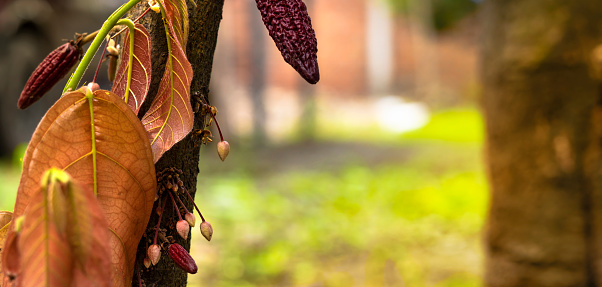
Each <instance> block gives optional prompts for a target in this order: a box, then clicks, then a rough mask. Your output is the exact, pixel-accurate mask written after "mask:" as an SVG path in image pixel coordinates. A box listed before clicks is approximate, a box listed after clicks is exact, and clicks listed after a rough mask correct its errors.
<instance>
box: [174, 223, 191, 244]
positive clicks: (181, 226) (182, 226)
mask: <svg viewBox="0 0 602 287" xmlns="http://www.w3.org/2000/svg"><path fill="white" fill-rule="evenodd" d="M176 230H177V231H178V234H179V235H180V237H182V238H184V240H186V239H188V232H189V231H190V225H188V222H186V220H180V221H178V223H176Z"/></svg>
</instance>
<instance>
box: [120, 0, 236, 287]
mask: <svg viewBox="0 0 602 287" xmlns="http://www.w3.org/2000/svg"><path fill="white" fill-rule="evenodd" d="M223 5H224V0H197V1H196V7H195V6H194V5H192V4H191V3H190V2H188V16H189V20H190V31H189V36H188V43H187V46H186V56H187V57H188V61H190V64H191V65H192V69H193V77H192V84H191V87H190V91H191V92H201V93H202V94H203V95H205V96H207V95H208V93H209V82H210V80H211V70H212V66H213V55H214V51H215V46H216V43H217V33H218V30H219V24H220V21H221V19H222V8H223ZM147 7H148V4H146V2H144V1H143V2H141V3H140V4H139V5H137V6H136V7H135V9H133V11H132V12H131V15H130V16H131V18H136V17H137V16H138V15H140V13H142V12H144V10H146V9H147ZM148 15H151V16H150V17H143V18H142V19H141V20H140V23H142V24H143V25H145V27H146V28H147V29H148V31H149V33H150V34H151V38H152V41H153V45H152V50H151V58H152V59H153V66H152V71H153V74H152V82H151V87H150V91H149V94H148V96H147V99H146V100H145V102H144V104H143V106H142V108H141V112H140V113H139V115H144V113H145V112H146V110H148V108H149V107H150V103H151V102H152V100H153V98H154V97H155V95H156V93H157V91H158V87H159V83H160V81H161V77H162V75H163V72H164V71H165V62H166V57H167V44H166V43H167V42H166V39H165V30H164V29H163V21H162V20H161V14H158V13H149V14H148ZM193 106H194V101H193ZM208 118H209V116H208V115H207V114H205V113H204V111H203V109H201V110H200V112H197V113H195V115H194V126H193V129H203V128H204V127H205V124H206V123H207V122H208V121H207V119H208ZM199 142H200V141H199V140H198V139H194V135H192V134H189V135H188V136H186V137H185V138H184V139H183V140H182V141H180V142H178V143H177V144H176V145H174V146H173V147H172V148H171V149H170V150H169V151H167V152H166V153H165V154H164V155H163V157H161V159H160V160H159V161H158V162H157V163H156V164H155V169H156V171H157V172H159V171H161V170H163V169H165V168H169V167H175V168H177V169H179V170H181V171H182V174H181V175H180V178H181V179H182V181H183V182H184V186H185V187H186V189H188V191H190V193H191V194H192V196H193V197H194V195H195V193H196V183H197V175H198V174H199V167H198V166H199V152H200V146H199ZM212 148H215V147H214V146H213V147H212ZM184 202H186V204H187V205H188V206H187V208H188V210H193V207H192V204H191V203H189V201H187V200H185V201H184ZM156 204H157V203H156V202H155V206H154V208H156ZM176 218H177V215H175V213H174V211H173V208H166V210H165V211H164V213H163V218H162V220H161V226H162V228H165V226H167V225H168V224H170V228H167V235H168V236H173V238H174V240H175V241H176V242H177V243H179V244H180V245H182V246H183V247H184V248H185V249H186V250H190V239H191V237H192V236H201V235H200V232H199V229H198V226H199V224H200V220H198V217H197V221H198V223H197V225H196V228H194V229H192V235H191V236H188V240H183V239H182V238H180V237H179V236H178V235H177V234H176V232H175V228H174V225H175V221H176ZM157 221H158V215H157V214H156V213H155V212H153V214H151V218H150V220H149V223H148V226H147V231H148V230H149V229H151V230H152V229H153V228H154V227H155V226H156V224H157ZM147 245H148V243H147V239H146V238H144V237H143V238H142V240H141V242H140V244H139V245H138V252H137V255H136V263H137V266H136V270H135V272H134V278H133V280H132V286H139V285H138V271H140V274H139V276H140V278H141V279H142V280H143V281H144V283H145V284H146V286H149V287H150V286H170V287H172V286H186V284H187V275H188V274H187V273H186V272H185V271H183V270H182V269H180V268H178V267H177V266H176V265H175V264H174V263H173V261H172V260H171V259H170V258H169V256H167V252H163V253H162V256H161V260H160V261H159V263H158V264H157V265H155V266H153V267H151V268H149V269H146V268H144V266H143V264H142V262H143V260H144V257H146V249H147Z"/></svg>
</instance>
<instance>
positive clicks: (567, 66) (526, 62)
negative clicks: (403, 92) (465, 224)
mask: <svg viewBox="0 0 602 287" xmlns="http://www.w3.org/2000/svg"><path fill="white" fill-rule="evenodd" d="M483 8H484V11H483V12H484V15H483V20H484V24H485V25H484V31H483V44H484V45H483V51H482V64H483V65H482V78H483V83H484V94H483V100H482V105H483V108H484V110H485V116H486V126H487V146H486V151H485V152H486V155H487V160H488V169H489V170H488V172H489V180H490V184H491V207H490V212H489V218H488V223H487V227H486V244H485V249H486V253H487V261H486V274H485V283H486V285H487V286H597V285H601V283H602V282H600V280H601V278H602V276H601V275H602V273H601V272H602V271H601V270H600V264H599V263H597V261H599V260H600V258H601V256H600V253H599V252H600V251H599V250H600V248H599V243H597V242H596V238H600V236H599V230H600V221H599V220H596V218H597V217H599V216H600V195H601V192H600V190H601V188H602V184H601V180H602V178H601V176H600V171H601V169H600V143H601V142H600V139H601V138H600V135H599V132H597V131H596V126H595V125H596V122H595V121H596V119H597V121H598V122H599V121H600V119H599V118H600V117H599V116H598V114H599V111H598V110H599V109H600V108H599V107H598V106H597V103H598V97H599V90H598V84H597V82H596V80H595V79H593V78H592V77H591V75H590V72H589V69H590V67H589V65H590V63H589V59H590V55H591V51H592V49H593V48H594V46H595V45H596V43H597V41H600V40H602V25H600V15H602V6H601V5H600V3H599V2H598V1H597V0H589V1H578V2H577V1H562V0H549V1H536V0H523V1H507V0H491V1H488V2H486V4H485V7H483Z"/></svg>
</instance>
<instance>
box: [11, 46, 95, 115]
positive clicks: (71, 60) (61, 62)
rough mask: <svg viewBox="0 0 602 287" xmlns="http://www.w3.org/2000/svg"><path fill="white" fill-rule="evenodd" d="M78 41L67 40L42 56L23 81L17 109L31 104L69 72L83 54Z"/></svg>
mask: <svg viewBox="0 0 602 287" xmlns="http://www.w3.org/2000/svg"><path fill="white" fill-rule="evenodd" d="M79 41H80V40H79V39H78V40H75V41H69V42H67V43H65V44H63V45H61V46H60V47H58V48H56V49H55V50H54V51H52V52H50V54H48V56H46V58H44V61H42V63H40V65H38V67H37V68H36V69H35V70H34V71H33V73H32V74H31V76H30V77H29V79H28V80H27V83H25V87H24V88H23V91H22V92H21V97H19V101H18V102H17V106H18V107H19V109H25V108H27V107H29V106H31V104H33V103H35V102H36V101H37V100H39V99H40V98H42V96H44V94H46V92H48V91H49V90H50V89H51V88H52V87H53V86H54V85H55V84H56V83H58V81H60V80H61V79H62V78H63V77H65V75H67V73H69V71H70V70H71V68H73V66H75V64H76V63H77V61H79V59H80V58H81V56H82V54H83V51H82V48H81V47H80V46H79Z"/></svg>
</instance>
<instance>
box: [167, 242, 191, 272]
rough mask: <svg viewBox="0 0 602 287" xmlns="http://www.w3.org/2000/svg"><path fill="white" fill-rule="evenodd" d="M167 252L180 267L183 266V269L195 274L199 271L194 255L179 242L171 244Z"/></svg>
mask: <svg viewBox="0 0 602 287" xmlns="http://www.w3.org/2000/svg"><path fill="white" fill-rule="evenodd" d="M167 253H168V254H169V257H171V259H172V260H173V262H175V263H176V265H178V267H180V268H182V270H184V271H186V272H188V273H190V274H195V273H196V272H197V271H198V268H197V266H196V263H195V262H194V259H192V256H190V254H189V253H188V251H186V249H184V247H182V245H180V244H177V243H174V244H172V245H169V248H168V249H167Z"/></svg>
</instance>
